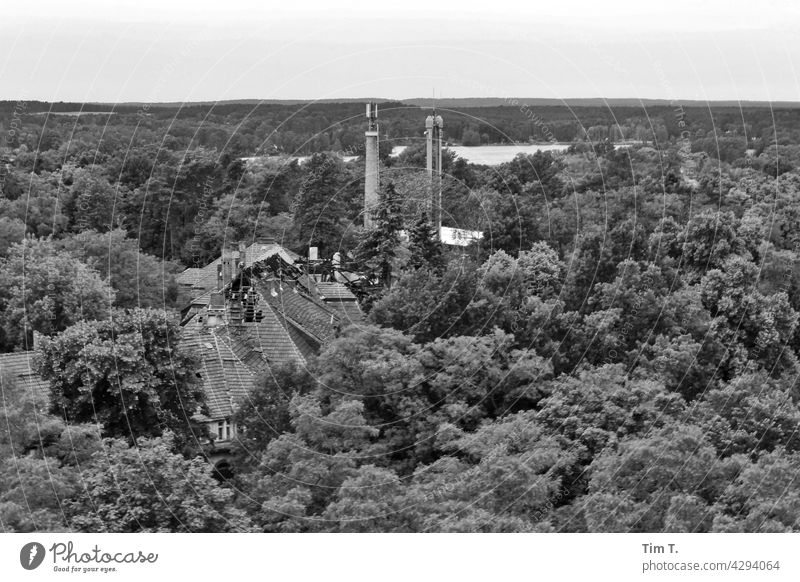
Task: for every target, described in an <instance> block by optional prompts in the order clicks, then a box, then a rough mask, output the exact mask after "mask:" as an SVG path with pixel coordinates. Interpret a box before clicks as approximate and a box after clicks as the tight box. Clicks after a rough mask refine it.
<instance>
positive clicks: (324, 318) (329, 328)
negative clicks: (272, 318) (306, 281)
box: [256, 281, 339, 343]
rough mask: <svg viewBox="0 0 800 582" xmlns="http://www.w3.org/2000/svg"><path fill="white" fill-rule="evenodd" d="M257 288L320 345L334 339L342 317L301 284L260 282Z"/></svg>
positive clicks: (274, 306) (278, 310)
mask: <svg viewBox="0 0 800 582" xmlns="http://www.w3.org/2000/svg"><path fill="white" fill-rule="evenodd" d="M256 287H257V289H258V291H259V293H260V294H261V296H262V297H263V298H264V300H265V301H266V302H267V303H268V304H269V305H270V306H271V307H272V308H273V309H274V310H275V311H276V312H278V313H279V314H280V315H282V316H284V317H285V318H286V319H288V320H289V321H290V322H291V323H292V324H294V325H296V326H297V327H299V328H300V329H301V330H303V331H305V332H306V333H308V334H310V335H311V336H313V337H315V338H316V339H317V340H319V341H320V343H327V342H329V341H331V340H332V339H333V338H334V335H335V332H336V327H337V324H338V321H339V315H338V314H337V313H336V312H335V311H334V310H333V309H331V308H330V307H328V306H327V305H325V304H324V303H323V302H322V301H320V300H319V299H314V298H313V297H311V296H310V295H308V294H307V293H305V291H304V290H303V289H302V288H301V287H300V286H299V285H298V284H297V283H282V284H281V283H278V282H277V281H260V282H257V283H256Z"/></svg>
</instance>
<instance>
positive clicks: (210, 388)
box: [181, 325, 255, 420]
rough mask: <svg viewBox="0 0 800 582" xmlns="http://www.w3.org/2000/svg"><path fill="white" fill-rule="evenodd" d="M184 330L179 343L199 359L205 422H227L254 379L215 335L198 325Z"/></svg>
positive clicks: (250, 372) (248, 370) (250, 387)
mask: <svg viewBox="0 0 800 582" xmlns="http://www.w3.org/2000/svg"><path fill="white" fill-rule="evenodd" d="M184 329H185V331H184V334H183V337H182V339H181V342H182V343H183V344H184V345H185V346H187V347H189V348H192V349H193V350H194V351H195V352H196V353H197V355H198V356H199V357H200V361H201V367H200V370H198V373H199V374H200V377H201V379H202V381H203V388H204V390H205V394H206V404H207V406H208V420H221V419H224V418H229V417H230V416H231V415H232V414H233V407H234V404H235V403H236V401H237V400H239V399H241V398H244V397H245V396H246V395H247V394H248V393H249V392H250V390H251V389H252V387H253V383H254V381H255V375H254V374H253V372H252V371H251V370H250V369H249V368H248V367H247V366H245V365H244V363H243V362H242V361H241V360H240V359H239V358H237V357H236V354H234V352H233V350H231V349H230V347H229V346H228V345H227V344H226V343H225V342H224V341H222V340H221V339H220V338H218V337H217V336H216V334H214V333H212V332H210V331H208V330H204V329H203V328H202V326H200V325H198V326H193V327H190V328H188V329H186V328H184Z"/></svg>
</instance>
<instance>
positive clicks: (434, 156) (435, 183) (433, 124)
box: [425, 110, 444, 238]
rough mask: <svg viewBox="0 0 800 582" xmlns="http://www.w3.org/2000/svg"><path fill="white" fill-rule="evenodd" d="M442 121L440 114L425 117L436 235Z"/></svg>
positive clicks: (439, 227) (438, 229) (438, 228)
mask: <svg viewBox="0 0 800 582" xmlns="http://www.w3.org/2000/svg"><path fill="white" fill-rule="evenodd" d="M443 128H444V121H443V120H442V116H441V115H436V111H435V110H434V112H433V115H429V116H428V117H427V118H426V119H425V136H426V141H427V146H428V148H427V160H426V161H427V163H426V167H427V169H428V179H429V180H430V191H431V192H430V200H431V222H432V223H433V225H434V227H435V228H436V236H437V238H439V237H440V233H441V230H442V129H443Z"/></svg>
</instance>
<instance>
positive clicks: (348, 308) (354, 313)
mask: <svg viewBox="0 0 800 582" xmlns="http://www.w3.org/2000/svg"><path fill="white" fill-rule="evenodd" d="M327 305H328V307H330V308H331V309H333V310H334V311H336V312H337V314H338V315H339V321H341V325H342V326H343V327H346V326H348V325H350V324H351V323H364V312H362V311H361V308H360V307H359V306H358V303H357V302H355V301H329V302H328V303H327Z"/></svg>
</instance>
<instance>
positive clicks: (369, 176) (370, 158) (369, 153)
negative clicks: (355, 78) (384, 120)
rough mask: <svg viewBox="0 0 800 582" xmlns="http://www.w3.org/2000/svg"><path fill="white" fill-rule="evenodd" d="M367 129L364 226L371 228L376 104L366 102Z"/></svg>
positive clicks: (375, 172)
mask: <svg viewBox="0 0 800 582" xmlns="http://www.w3.org/2000/svg"><path fill="white" fill-rule="evenodd" d="M367 120H368V123H369V125H368V127H367V131H366V132H364V140H365V143H364V160H365V162H366V164H365V170H364V226H365V227H366V228H372V227H373V226H374V223H373V220H372V212H373V209H374V208H375V206H377V205H378V104H377V103H367Z"/></svg>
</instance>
